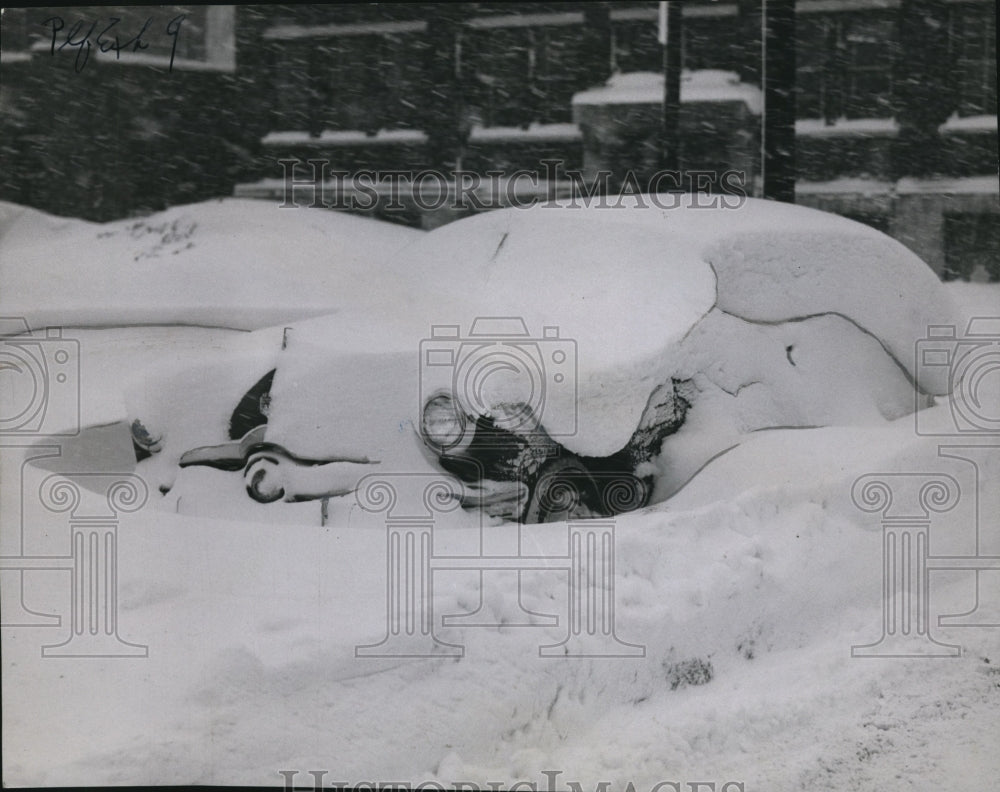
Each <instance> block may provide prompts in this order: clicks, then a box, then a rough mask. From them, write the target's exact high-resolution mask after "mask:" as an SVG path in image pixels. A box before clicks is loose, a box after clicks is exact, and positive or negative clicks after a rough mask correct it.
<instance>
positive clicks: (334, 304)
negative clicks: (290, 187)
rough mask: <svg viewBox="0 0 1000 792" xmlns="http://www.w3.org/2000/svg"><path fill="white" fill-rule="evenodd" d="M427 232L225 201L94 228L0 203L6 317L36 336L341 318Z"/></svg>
mask: <svg viewBox="0 0 1000 792" xmlns="http://www.w3.org/2000/svg"><path fill="white" fill-rule="evenodd" d="M421 235H422V232H420V231H416V230H413V229H409V228H404V227H401V226H397V225H393V224H390V223H385V222H381V221H377V220H371V219H368V218H361V217H356V216H352V215H347V214H343V213H336V212H330V211H326V210H320V209H305V208H300V209H297V210H292V209H284V210H282V209H279V208H278V207H277V206H276V205H274V204H270V203H267V202H263V201H251V200H236V199H219V200H215V201H206V202H204V203H199V204H191V205H187V206H177V207H173V208H171V209H168V210H166V211H164V212H159V213H157V214H154V215H150V216H148V217H143V218H133V219H129V220H118V221H114V222H110V223H104V224H98V223H90V222H85V221H82V220H74V219H65V218H59V217H53V216H51V215H47V214H45V213H43V212H39V211H37V210H34V209H28V208H25V207H20V206H17V205H14V204H9V203H8V204H0V282H2V283H3V285H4V288H3V293H2V295H0V314H3V315H6V316H21V317H24V318H26V319H27V320H28V323H29V324H30V325H31V326H32V327H44V326H46V325H53V324H61V325H75V326H99V325H104V326H107V325H124V324H188V325H205V326H215V327H218V326H226V327H231V328H234V329H241V330H251V329H256V328H260V327H267V326H269V325H273V324H277V323H278V322H285V321H292V320H295V319H302V318H305V317H308V316H316V315H319V314H325V313H330V312H332V311H337V310H340V309H341V308H342V307H343V305H344V302H345V301H346V300H347V299H348V297H349V293H350V291H351V290H350V289H348V290H347V292H346V293H345V290H344V288H343V282H344V280H345V279H346V280H351V281H357V280H360V279H363V278H365V277H370V276H371V273H372V270H373V268H375V269H377V268H379V267H386V266H390V262H391V259H392V257H393V255H394V254H395V253H396V252H397V251H399V250H400V249H402V248H404V247H406V246H407V245H408V244H410V243H411V242H412V241H413V240H414V239H418V238H420V236H421Z"/></svg>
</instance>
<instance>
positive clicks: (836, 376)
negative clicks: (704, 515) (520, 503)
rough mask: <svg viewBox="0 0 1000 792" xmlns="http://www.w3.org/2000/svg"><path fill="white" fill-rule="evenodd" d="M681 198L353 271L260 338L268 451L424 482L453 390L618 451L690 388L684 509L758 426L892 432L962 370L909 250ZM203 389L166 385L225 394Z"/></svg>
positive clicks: (669, 447)
mask: <svg viewBox="0 0 1000 792" xmlns="http://www.w3.org/2000/svg"><path fill="white" fill-rule="evenodd" d="M675 198H676V197H675ZM638 200H641V199H637V200H633V201H632V203H633V204H638ZM671 200H673V199H671ZM677 200H678V201H680V205H678V206H676V207H675V208H674V209H671V210H661V209H657V208H654V207H653V206H652V205H645V206H644V208H641V207H639V206H638V205H633V206H632V207H631V208H624V207H623V208H619V209H615V208H607V207H605V208H599V207H597V206H591V207H588V208H582V207H580V206H579V205H578V206H576V207H575V208H571V207H569V206H566V205H562V206H555V205H543V206H537V207H534V208H532V209H529V210H525V209H510V210H504V211H497V212H491V213H487V214H482V215H478V216H475V217H472V218H469V219H467V220H463V221H459V222H456V223H452V224H450V225H447V226H444V227H442V228H440V229H438V230H436V231H434V232H432V233H430V234H428V235H426V236H424V237H422V238H421V239H419V240H418V242H417V243H416V244H414V245H412V246H411V247H410V248H409V249H408V250H407V252H406V254H405V256H402V257H401V258H400V260H399V263H398V266H396V268H395V269H394V270H393V276H392V277H391V278H382V279H380V280H379V281H378V288H372V286H371V284H372V281H371V280H360V279H359V280H357V281H353V282H351V281H344V284H343V287H344V291H343V296H344V307H343V308H342V310H341V311H339V312H338V313H335V314H331V315H329V316H325V317H320V318H316V319H312V320H308V321H305V322H301V323H297V324H295V325H294V326H292V327H291V329H290V330H289V331H288V333H287V336H286V339H287V341H288V344H287V348H286V349H285V350H284V351H281V352H280V353H279V352H278V348H279V346H280V344H279V342H278V341H277V336H276V335H275V334H274V333H273V332H272V333H270V334H269V335H268V336H267V338H266V342H265V341H264V337H263V336H262V337H261V342H260V343H262V344H263V343H266V344H268V345H270V348H271V352H272V354H274V355H275V356H276V357H274V358H273V360H274V361H275V363H276V365H277V370H278V371H277V374H276V376H275V379H274V384H273V388H272V398H273V402H272V410H271V413H270V415H269V419H268V428H267V439H268V440H269V441H270V442H275V443H279V444H281V445H284V446H285V447H287V448H289V449H290V450H292V451H293V452H294V453H296V454H297V455H300V456H305V457H309V458H345V459H351V458H368V459H377V460H380V462H381V463H382V464H384V465H386V466H387V469H409V468H410V467H413V468H415V469H417V470H422V469H425V467H426V460H424V459H422V458H420V457H418V456H416V455H415V449H414V446H415V445H416V441H415V429H414V427H416V426H418V425H419V420H420V415H421V411H422V408H423V405H424V403H425V402H426V400H427V399H428V398H429V397H430V396H432V395H433V394H435V393H437V392H439V391H441V390H445V391H448V392H452V393H454V394H455V397H456V398H457V399H458V400H459V403H460V404H462V405H463V407H464V408H465V409H466V411H467V412H468V413H469V414H492V413H495V412H496V411H498V410H502V409H503V407H502V405H504V404H510V403H520V402H523V403H527V404H529V405H531V406H532V408H533V410H534V412H535V415H536V416H537V417H538V419H539V421H540V423H541V425H542V427H543V428H545V430H546V431H547V432H548V433H549V434H550V435H551V436H553V437H554V438H555V439H556V440H558V441H559V442H560V443H562V444H563V445H564V446H565V447H567V448H568V449H570V450H571V451H574V452H577V453H580V454H585V455H592V456H605V455H608V454H611V453H613V452H615V451H617V450H619V449H620V448H622V447H623V446H624V445H625V444H626V443H627V442H628V440H629V438H630V437H631V435H632V433H633V432H634V431H635V429H636V427H637V425H638V423H639V419H640V416H641V415H642V413H643V410H644V408H645V407H646V402H647V400H648V398H649V396H650V394H651V393H652V391H653V390H654V389H655V388H656V387H657V386H658V385H660V384H661V383H665V382H669V381H670V380H671V379H673V380H675V381H678V382H682V383H683V385H682V386H681V387H682V388H683V395H684V397H685V398H686V399H687V400H688V401H689V403H691V404H692V409H691V410H690V412H689V415H688V418H687V422H686V425H685V426H684V428H683V429H682V431H680V432H678V433H677V434H676V435H674V436H672V437H671V438H669V440H668V441H667V444H666V445H665V446H664V451H665V452H666V453H664V455H663V457H662V460H661V464H660V467H659V468H657V471H656V472H657V473H659V475H660V488H659V490H658V496H659V497H666V496H668V495H669V494H670V493H672V492H673V491H675V490H676V489H677V488H678V487H680V486H682V485H683V484H684V483H685V482H686V481H687V480H688V479H689V478H690V477H691V476H692V475H694V473H696V472H697V470H698V469H700V468H701V466H702V465H704V464H705V463H706V462H708V461H709V460H710V459H711V458H712V457H713V456H714V455H716V454H717V453H719V452H721V451H724V450H725V449H727V448H729V447H731V446H733V445H735V444H738V443H739V442H741V440H742V439H743V438H745V437H746V436H748V435H749V434H751V433H753V432H756V431H759V430H762V429H767V428H771V427H783V426H800V427H805V426H825V425H831V424H879V423H881V422H883V421H885V420H891V419H894V418H897V417H900V416H902V415H905V414H907V413H908V412H910V411H912V410H913V408H914V404H915V401H914V386H915V385H916V387H917V388H918V389H919V390H920V391H923V392H924V393H927V394H932V393H937V394H940V393H943V392H946V391H947V387H948V385H947V382H946V381H945V380H946V372H941V371H939V370H938V369H937V368H922V369H918V368H917V367H916V366H915V362H914V361H915V349H916V343H917V341H918V340H920V339H922V338H924V337H925V336H926V334H927V327H928V325H932V324H936V325H946V324H959V323H958V322H957V320H956V319H955V315H954V306H953V305H952V303H951V301H950V300H949V298H948V295H947V293H946V291H945V290H944V288H943V287H942V285H941V284H940V283H939V282H938V281H937V279H936V277H935V276H934V274H933V273H932V272H931V271H930V269H929V268H928V267H927V266H926V265H925V264H923V263H922V262H921V261H920V260H919V259H918V258H917V257H916V256H914V255H913V254H912V253H910V252H909V251H908V250H907V249H906V248H904V247H903V246H902V245H900V244H898V243H896V242H894V241H893V240H891V239H889V238H888V237H886V236H884V235H882V234H880V233H878V232H877V231H874V230H873V229H871V228H869V227H867V226H865V225H862V224H859V223H855V222H852V221H849V220H845V219H842V218H839V217H835V216H832V215H828V214H825V213H822V212H818V211H814V210H811V209H805V208H801V207H794V206H788V205H781V204H776V203H770V202H763V201H753V200H750V201H748V202H747V204H746V205H745V206H743V207H742V208H740V209H736V210H725V209H705V208H700V207H699V206H698V205H696V204H693V203H692V201H693V200H694V199H690V198H684V199H683V200H681V199H679V198H678V199H677ZM400 306H405V310H400ZM512 333H513V335H512ZM519 334H520V335H519ZM227 356H231V355H230V353H228V352H223V353H220V357H222V358H225V357H227ZM267 360H268V361H271V360H272V358H270V357H268V358H267ZM222 365H224V366H228V365H232V363H231V362H227V363H224V364H222ZM270 365H271V363H270V362H267V363H264V362H261V361H258V362H257V365H256V367H255V368H253V372H252V374H251V373H247V374H245V375H244V376H242V377H241V378H239V379H238V381H239V382H241V383H248V384H247V387H249V384H252V382H255V381H256V380H257V379H258V378H259V377H260V376H262V375H263V374H264V373H266V371H267V370H268V368H266V366H270ZM939 368H940V367H939ZM206 370H207V367H206ZM144 376H147V375H144ZM207 377H208V379H211V375H207ZM193 379H195V380H199V379H202V375H200V374H197V375H196V376H195V377H193ZM147 381H148V380H147ZM186 381H187V380H186V379H184V380H179V379H176V378H174V379H173V381H171V378H170V377H165V378H163V377H160V378H158V379H157V382H158V383H159V384H158V385H156V386H155V387H152V390H153V392H158V393H160V394H164V393H172V394H176V400H177V402H178V403H179V404H185V403H186V404H189V405H190V404H204V403H212V404H215V403H216V399H217V398H218V397H219V396H221V394H218V395H216V394H213V395H211V396H209V395H206V394H203V393H202V386H199V385H198V384H197V383H195V384H193V386H192V387H191V388H188V387H186V386H182V385H180V384H179V383H181V382H186ZM192 393H194V394H196V395H197V398H196V400H195V401H194V402H192V399H191V394H192ZM161 398H162V396H161ZM228 398H229V401H228V402H226V406H225V407H224V408H223V407H221V406H220V407H219V408H215V409H218V410H219V411H220V412H221V413H225V414H226V415H228V414H229V413H228V412H226V410H228V411H229V412H231V410H232V408H233V406H235V403H236V400H237V399H234V398H233V397H232V395H230V396H229V397H228ZM237 398H238V397H237ZM917 403H924V404H926V403H927V400H926V399H924V401H923V402H919V401H918V402H917ZM190 409H203V408H201V407H198V408H194V407H192V408H190ZM133 414H135V415H140V416H141V415H144V413H143V412H141V411H140V412H137V413H133ZM165 420H166V419H165ZM172 420H173V419H170V420H166V425H170V423H171V422H172ZM144 421H145V419H144ZM215 423H216V428H215V430H214V431H212V432H206V434H205V435H203V436H202V438H201V439H200V440H198V438H197V437H195V435H194V434H193V433H190V432H189V431H188V430H184V434H183V442H184V443H187V444H189V445H188V447H187V448H180V447H178V446H176V445H173V442H174V441H175V440H176V438H173V439H171V443H172V446H171V447H172V453H173V454H180V453H182V452H183V451H185V450H188V448H191V447H195V446H199V445H210V444H214V443H218V442H222V441H223V440H224V439H225V438H224V437H223V436H222V435H220V432H219V427H218V424H219V419H218V418H216V419H215ZM150 428H152V427H150ZM204 428H205V427H202V429H204ZM192 443H193V445H190V444H192Z"/></svg>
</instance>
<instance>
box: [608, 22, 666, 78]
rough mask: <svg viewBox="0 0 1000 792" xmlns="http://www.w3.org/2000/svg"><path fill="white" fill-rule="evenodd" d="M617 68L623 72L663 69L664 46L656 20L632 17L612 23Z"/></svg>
mask: <svg viewBox="0 0 1000 792" xmlns="http://www.w3.org/2000/svg"><path fill="white" fill-rule="evenodd" d="M611 34H612V37H613V42H614V44H613V46H614V62H615V68H616V69H617V70H618V71H621V72H637V71H655V72H658V71H661V70H662V69H663V48H662V47H661V46H660V42H659V40H658V39H657V22H656V20H652V21H651V20H646V19H634V20H633V19H630V20H622V21H614V22H612V23H611Z"/></svg>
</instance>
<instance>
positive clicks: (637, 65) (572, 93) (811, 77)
mask: <svg viewBox="0 0 1000 792" xmlns="http://www.w3.org/2000/svg"><path fill="white" fill-rule="evenodd" d="M680 5H681V13H680V15H679V18H680V31H679V36H678V35H677V33H678V31H676V30H675V31H674V32H673V33H674V35H675V36H676V38H674V39H672V40H674V41H677V42H679V47H680V61H681V65H682V67H683V70H684V72H683V75H684V76H683V79H682V80H681V87H680V113H679V128H678V133H677V140H676V141H670V143H671V145H673V147H674V149H675V154H676V156H677V160H676V162H677V166H678V167H679V168H680V169H681V170H682V171H702V172H721V171H724V170H735V171H738V172H740V173H742V174H744V175H745V178H746V190H747V192H748V193H749V194H751V195H754V194H760V192H761V189H762V188H761V150H762V148H763V146H764V143H765V141H764V140H763V139H762V130H763V128H764V125H763V123H762V118H763V117H764V115H765V113H766V108H764V107H763V106H762V105H763V96H762V92H761V90H760V88H761V85H762V78H763V77H764V76H765V75H763V74H762V71H763V64H764V63H765V59H764V57H763V55H764V53H763V49H762V47H763V44H764V42H762V40H761V39H762V36H761V29H762V10H761V5H762V4H761V3H760V2H755V1H753V0H737V1H736V2H726V0H719V1H717V2H712V1H711V0H702V1H697V0H691V1H690V2H684V3H682V4H680ZM90 11H91V12H92V13H91V14H90V16H93V15H94V14H97V15H99V16H100V17H101V18H102V19H106V18H110V17H113V16H118V17H121V20H122V21H121V22H120V23H119V24H118V26H117V29H118V30H120V31H122V34H123V39H124V38H125V33H127V31H129V30H135V29H140V28H141V27H142V24H143V23H144V22H145V20H146V19H147V18H149V17H151V16H152V17H153V21H152V23H151V24H150V26H149V28H148V29H147V32H146V33H145V34H144V35H145V38H146V39H147V40H148V44H149V47H148V48H147V49H143V50H142V51H141V52H127V51H125V50H124V49H123V51H121V52H120V53H117V54H116V53H115V52H114V51H110V52H106V53H100V52H98V49H99V48H98V47H96V46H95V47H94V48H93V49H92V50H91V57H90V60H89V61H88V63H87V64H86V65H85V66H84V68H82V69H79V68H78V66H79V55H80V51H81V49H82V48H81V47H75V46H72V45H70V46H58V45H62V43H63V42H64V41H65V39H66V31H67V30H70V29H72V24H73V22H74V21H76V20H77V19H81V20H83V21H84V22H85V23H87V19H88V16H87V13H86V11H85V10H80V9H75V10H72V12H71V11H70V10H69V9H62V10H60V9H50V10H49V11H45V10H40V9H31V10H30V11H29V10H25V9H14V10H12V11H8V12H7V13H6V14H5V16H4V22H3V42H2V55H3V61H2V64H0V67H2V72H0V88H2V95H0V105H2V109H3V116H2V118H3V121H2V123H3V126H4V129H3V130H2V131H3V133H4V134H3V140H4V143H3V146H4V150H3V152H2V156H3V165H4V167H3V175H2V176H0V191H2V192H0V197H2V198H5V199H8V200H17V201H21V202H24V203H29V204H32V205H36V206H39V207H40V208H44V209H48V210H50V211H55V212H58V213H64V214H75V215H82V216H85V217H90V218H92V219H109V218H110V217H115V216H123V215H125V214H128V213H130V212H140V211H148V210H152V209H158V208H161V207H162V206H165V205H167V204H171V203H178V202H183V201H190V200H198V199H200V198H204V197H209V196H212V195H228V194H232V193H233V192H234V191H236V193H237V194H241V195H249V196H257V197H269V198H272V199H275V200H281V194H280V193H281V191H282V189H283V176H284V173H285V171H284V169H283V166H281V165H280V163H279V161H280V160H288V159H299V160H302V161H305V160H308V159H320V160H324V161H326V162H328V163H330V165H331V167H334V168H337V169H339V170H343V171H345V172H350V173H356V172H359V171H362V170H374V171H381V170H389V169H395V170H399V169H412V170H420V169H431V168H435V169H439V170H444V171H448V170H455V169H461V170H463V171H471V172H475V173H485V172H487V171H497V170H499V171H515V170H517V169H527V170H535V171H537V170H539V169H540V164H539V163H541V162H542V161H543V160H550V161H558V162H559V163H560V165H559V168H561V169H562V170H563V171H565V170H579V171H581V172H582V173H584V174H585V175H587V176H588V177H591V176H593V174H595V173H597V172H599V171H602V170H606V171H610V172H611V173H613V174H614V176H615V178H617V179H619V180H621V179H624V178H625V174H626V173H628V172H632V173H633V174H638V176H639V182H640V183H642V181H643V179H644V178H645V177H646V176H648V175H649V174H651V173H655V172H656V170H657V168H658V167H659V166H660V165H662V149H663V146H662V143H663V141H662V140H661V139H660V138H661V137H662V134H663V126H662V123H661V120H662V92H663V87H662V86H663V83H662V76H661V75H662V72H663V63H664V51H663V45H662V44H661V40H660V32H661V31H660V4H659V3H656V2H630V0H623V1H622V2H615V3H600V2H581V3H459V4H448V3H407V4H392V3H379V4H363V3H358V4H337V5H329V6H325V5H313V6H308V5H307V6H236V7H233V6H191V7H185V6H157V7H145V8H133V9H121V13H119V12H118V11H115V10H112V9H111V7H105V8H100V9H90ZM53 15H55V16H61V17H62V18H64V22H65V28H64V29H62V30H60V31H59V32H58V34H54V33H53V29H54V25H53V24H52V23H49V24H47V25H46V24H43V22H44V21H45V20H46V19H48V18H50V17H51V16H53ZM995 16H996V10H995V4H994V3H993V2H992V0H986V1H985V2H984V1H982V0H799V2H797V3H795V29H796V36H795V41H794V46H793V49H794V58H795V62H796V69H795V80H794V99H795V117H796V119H797V120H796V123H795V132H794V149H795V151H794V156H795V160H794V161H795V173H796V184H795V196H796V201H797V202H799V203H803V204H807V205H811V206H816V207H819V208H823V209H827V210H830V211H835V212H839V213H841V214H845V215H847V216H851V217H854V218H856V219H860V220H862V221H864V222H868V223H870V224H872V225H874V226H876V227H879V228H881V229H882V230H885V231H887V232H888V233H890V234H892V235H893V236H895V237H896V238H898V239H900V240H901V241H903V242H904V243H905V244H907V245H909V246H910V247H911V248H912V249H913V250H915V251H916V252H917V253H918V254H919V255H921V256H922V257H923V258H924V259H925V260H926V261H927V262H928V263H929V264H930V265H931V266H932V267H934V268H935V269H936V270H937V271H939V272H942V273H944V274H946V275H947V276H954V275H967V274H969V273H970V272H971V270H972V269H975V268H977V267H982V269H983V270H985V271H986V272H987V273H989V272H997V271H998V270H997V267H998V266H1000V265H998V263H997V262H998V259H1000V235H998V231H997V229H998V227H1000V223H998V222H997V221H998V214H1000V199H998V195H1000V189H998V180H997V121H996V119H997V87H996V82H997V78H996V33H995V31H996V19H995ZM178 17H183V19H182V21H181V22H180V23H179V25H180V28H179V30H180V32H179V34H177V35H173V36H171V35H170V34H169V32H168V27H169V25H170V23H171V21H172V20H174V19H176V18H178ZM104 24H106V23H104ZM100 27H101V25H99V27H98V29H99V28H100ZM85 29H86V25H84V28H82V30H85ZM80 35H81V34H80V32H78V33H77V36H76V38H77V39H79V38H80ZM95 35H96V34H95ZM54 43H55V44H56V45H57V46H56V47H54V46H53V44H54ZM772 46H773V43H772ZM788 46H792V44H791V43H790V42H789V43H788ZM140 55H141V56H142V57H138V56H140ZM168 57H169V58H172V59H173V66H172V68H165V66H166V63H167V61H166V59H167V58H168ZM658 79H659V80H660V81H659V82H657V80H658ZM549 175H551V171H550V172H549ZM611 189H615V185H614V183H612V185H611ZM380 211H381V209H380ZM384 213H385V214H388V215H390V216H392V213H391V212H384ZM397 214H398V217H397V219H403V220H406V221H409V222H422V223H424V224H427V225H431V224H435V223H438V222H441V221H442V219H448V217H450V216H446V215H439V216H437V217H436V218H435V217H430V216H429V215H428V213H426V212H423V213H421V212H420V211H414V210H412V207H410V208H408V210H407V211H404V212H400V213H397Z"/></svg>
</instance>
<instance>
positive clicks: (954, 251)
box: [943, 214, 1000, 281]
mask: <svg viewBox="0 0 1000 792" xmlns="http://www.w3.org/2000/svg"><path fill="white" fill-rule="evenodd" d="M997 220H998V218H997V216H996V215H995V214H957V215H946V216H945V218H944V260H945V267H944V273H943V276H944V279H945V280H954V279H956V278H961V279H962V280H970V279H971V278H972V277H973V274H974V273H975V271H976V269H977V268H979V267H982V268H983V269H984V270H985V271H986V275H987V277H988V278H989V280H991V281H1000V222H997Z"/></svg>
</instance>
